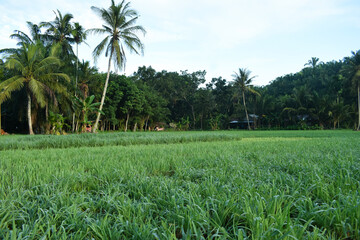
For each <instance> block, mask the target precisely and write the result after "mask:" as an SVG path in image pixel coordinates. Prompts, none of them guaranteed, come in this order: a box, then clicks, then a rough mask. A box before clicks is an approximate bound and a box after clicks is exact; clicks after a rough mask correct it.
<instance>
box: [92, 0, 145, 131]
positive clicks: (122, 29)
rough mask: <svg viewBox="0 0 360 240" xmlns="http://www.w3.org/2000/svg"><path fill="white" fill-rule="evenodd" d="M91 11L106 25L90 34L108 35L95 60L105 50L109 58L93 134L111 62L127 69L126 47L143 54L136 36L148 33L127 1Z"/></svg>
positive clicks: (97, 48)
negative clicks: (139, 23)
mask: <svg viewBox="0 0 360 240" xmlns="http://www.w3.org/2000/svg"><path fill="white" fill-rule="evenodd" d="M91 9H92V10H93V11H94V12H95V13H96V14H97V15H98V16H99V17H100V18H101V19H102V20H103V21H104V24H103V27H102V28H95V29H90V30H89V32H92V33H95V34H106V37H105V38H104V39H103V40H102V41H101V42H100V43H99V45H97V46H96V48H95V49H94V51H93V56H94V59H95V60H96V59H97V58H98V57H99V56H100V54H101V53H102V52H103V51H104V50H105V49H106V50H105V56H106V57H109V63H108V72H107V76H106V80H105V86H104V91H103V94H102V97H101V103H100V107H99V110H100V111H99V112H98V114H97V117H96V121H95V125H94V129H93V132H96V131H97V128H98V124H99V120H100V112H101V111H102V108H103V105H104V101H105V96H106V91H107V87H108V83H109V77H110V67H111V60H114V66H115V69H122V68H125V63H126V57H125V50H124V47H127V48H128V49H129V51H130V52H135V53H136V54H140V53H143V50H144V46H143V44H142V42H141V41H140V39H139V37H138V36H137V35H136V34H137V33H138V32H142V33H143V34H144V35H145V33H146V31H145V29H144V28H143V27H142V26H139V25H135V24H136V21H137V19H138V17H139V16H138V13H137V12H136V11H135V10H134V9H131V8H130V3H126V2H125V0H123V1H122V2H121V3H120V4H117V5H116V4H115V2H114V0H111V6H110V7H109V8H108V9H104V8H101V9H100V8H97V7H94V6H93V7H91Z"/></svg>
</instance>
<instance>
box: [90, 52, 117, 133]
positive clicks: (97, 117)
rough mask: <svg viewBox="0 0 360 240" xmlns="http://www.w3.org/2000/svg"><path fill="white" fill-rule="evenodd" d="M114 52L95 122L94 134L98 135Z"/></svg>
mask: <svg viewBox="0 0 360 240" xmlns="http://www.w3.org/2000/svg"><path fill="white" fill-rule="evenodd" d="M113 52H114V50H113V49H111V53H110V56H109V64H108V72H107V76H106V80H105V86H104V91H103V94H102V96H101V103H100V107H99V112H98V113H97V116H96V121H95V125H94V129H93V132H94V133H96V131H97V128H98V125H99V121H100V112H101V111H102V109H103V105H104V101H105V95H106V91H107V87H108V84H109V78H110V67H111V58H112V55H113Z"/></svg>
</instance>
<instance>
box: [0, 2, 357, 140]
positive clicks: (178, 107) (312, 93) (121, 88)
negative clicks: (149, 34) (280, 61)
mask: <svg viewBox="0 0 360 240" xmlns="http://www.w3.org/2000/svg"><path fill="white" fill-rule="evenodd" d="M92 9H93V10H94V12H95V13H96V14H97V15H98V16H99V17H100V19H101V20H102V22H103V23H104V24H103V27H102V28H97V29H89V30H85V29H84V28H83V27H82V26H81V25H80V23H77V22H73V15H72V14H70V13H66V14H62V13H61V12H60V11H59V10H57V11H54V13H55V19H54V20H52V21H44V22H41V23H39V24H34V23H31V22H28V23H27V24H28V27H29V32H30V34H26V33H25V32H23V31H20V30H16V31H15V32H14V34H12V35H11V36H10V37H11V38H12V39H15V40H17V41H18V46H19V48H14V49H2V50H0V54H1V55H0V57H1V58H2V59H0V120H1V121H0V126H1V128H3V129H5V131H7V132H9V133H26V132H30V133H32V129H31V128H33V129H34V132H35V133H42V134H48V133H53V131H51V130H50V125H51V124H52V123H51V122H50V118H49V112H53V113H54V115H53V116H59V118H61V119H60V120H61V121H63V120H64V121H65V122H64V128H63V129H62V131H61V132H63V133H65V132H70V131H72V132H81V131H82V130H83V128H82V127H80V125H81V122H84V119H83V116H84V115H83V114H82V110H81V108H78V107H76V102H79V101H76V100H75V99H76V98H79V100H80V102H84V101H85V100H86V99H87V98H88V97H89V96H91V95H94V96H95V98H94V99H93V103H94V104H95V103H97V102H100V106H99V111H92V112H91V113H89V115H88V116H87V117H88V121H87V122H88V123H89V124H93V125H95V126H94V128H93V130H94V131H96V130H97V128H98V126H97V122H98V121H100V113H104V115H102V117H101V121H100V122H99V129H100V130H102V131H104V130H125V131H127V130H133V131H136V130H140V131H144V130H150V129H154V128H155V127H165V128H166V129H169V128H172V129H173V130H190V129H191V130H199V129H201V130H210V129H211V130H218V129H228V128H232V127H237V128H250V127H251V128H258V129H330V128H348V129H358V130H359V128H360V114H359V113H360V51H357V52H352V55H351V56H347V57H344V59H343V60H339V61H331V62H327V63H323V62H320V60H319V58H316V57H312V58H311V59H310V60H309V61H308V62H307V63H306V64H305V65H304V68H303V69H302V70H301V71H299V72H297V73H292V74H287V75H285V76H280V77H278V78H276V79H275V80H273V81H272V82H271V83H270V84H269V85H266V86H257V87H255V86H252V85H251V80H252V79H253V77H252V76H254V75H252V76H250V71H249V70H247V69H246V68H239V72H235V75H234V76H233V77H234V79H223V78H222V77H218V78H213V79H211V81H206V79H205V78H206V72H205V71H197V72H193V73H190V72H188V71H181V72H180V73H179V72H168V71H166V70H161V71H156V70H155V69H153V68H152V67H151V66H149V67H146V66H142V67H139V68H138V70H137V71H136V72H135V73H134V74H133V75H131V76H123V75H118V74H115V73H111V71H110V70H111V63H114V65H115V69H120V70H121V69H123V68H124V67H125V63H126V57H125V51H124V48H127V49H129V50H130V53H131V52H133V53H137V54H140V53H142V52H143V48H144V46H143V44H142V42H141V40H140V39H139V37H138V34H139V33H145V30H144V28H143V27H142V26H140V25H136V22H137V20H138V18H139V15H138V13H137V12H136V10H134V9H132V8H131V6H130V3H128V2H126V1H125V0H123V1H121V2H120V3H119V4H116V3H115V1H111V5H110V7H109V8H107V9H103V8H97V7H92ZM87 33H95V34H104V38H103V40H102V41H101V42H100V43H99V44H98V45H97V46H96V47H95V49H94V51H93V55H94V57H95V58H97V57H98V56H99V55H100V54H101V53H102V52H105V56H107V57H109V59H108V61H109V62H108V71H107V73H99V72H98V71H97V69H96V68H94V67H91V66H90V64H89V62H88V61H84V60H82V61H80V59H79V56H78V54H77V47H78V45H79V44H81V43H83V42H84V40H86V38H87V37H89V35H88V34H87ZM74 45H75V46H76V54H75V53H74V51H73V47H74ZM24 46H27V47H26V49H28V48H29V46H37V48H39V49H42V51H41V52H42V54H41V57H42V58H43V59H47V58H48V57H50V56H56V58H58V59H59V60H57V61H58V62H61V65H60V66H59V64H54V63H50V62H49V61H48V63H49V64H48V65H49V67H48V68H47V69H46V73H51V72H52V73H56V74H63V76H68V77H69V78H70V80H71V81H68V82H64V83H62V84H61V87H60V86H55V85H54V84H52V85H49V84H48V83H44V82H42V85H41V86H40V85H39V86H40V87H37V88H34V87H33V88H28V87H26V84H25V87H24V88H22V86H20V85H19V84H18V85H16V86H15V85H14V84H12V85H9V84H8V83H9V82H11V79H12V80H14V79H15V77H16V76H19V75H21V74H22V72H21V67H17V68H14V67H11V66H12V65H13V64H12V63H11V61H13V60H11V59H14V57H15V56H16V54H17V53H20V52H21V51H22V49H24ZM53 49H57V51H55V50H53ZM23 62H24V63H26V61H23ZM38 62H39V61H38ZM53 62H54V61H53ZM24 66H25V65H24ZM40 70H41V71H43V70H44V69H42V68H41V69H40ZM240 70H241V71H240ZM43 72H44V71H43ZM254 74H255V75H256V73H254ZM47 78H48V81H47V82H52V83H54V82H56V81H58V77H56V76H50V75H48V76H47ZM54 80H56V81H54ZM59 89H62V90H61V91H59ZM10 92H11V95H10ZM254 93H255V94H254ZM73 96H74V97H73ZM44 103H46V104H44ZM95 114H98V115H97V117H96V116H95ZM95 119H96V121H95ZM234 121H237V122H238V124H235V125H231V124H230V123H231V122H234ZM94 122H95V124H94ZM250 122H251V123H250ZM244 123H245V124H244Z"/></svg>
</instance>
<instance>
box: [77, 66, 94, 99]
mask: <svg viewBox="0 0 360 240" xmlns="http://www.w3.org/2000/svg"><path fill="white" fill-rule="evenodd" d="M95 73H97V69H96V68H95V67H91V66H90V62H89V61H84V60H83V61H82V62H81V63H80V64H79V82H78V87H79V89H80V91H81V93H82V95H83V97H84V99H85V98H87V97H88V94H89V81H90V78H91V76H92V75H94V74H95Z"/></svg>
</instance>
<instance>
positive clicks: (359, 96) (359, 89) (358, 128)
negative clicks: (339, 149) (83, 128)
mask: <svg viewBox="0 0 360 240" xmlns="http://www.w3.org/2000/svg"><path fill="white" fill-rule="evenodd" d="M358 115H359V116H358V117H359V124H358V127H357V130H358V131H359V130H360V83H358Z"/></svg>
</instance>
